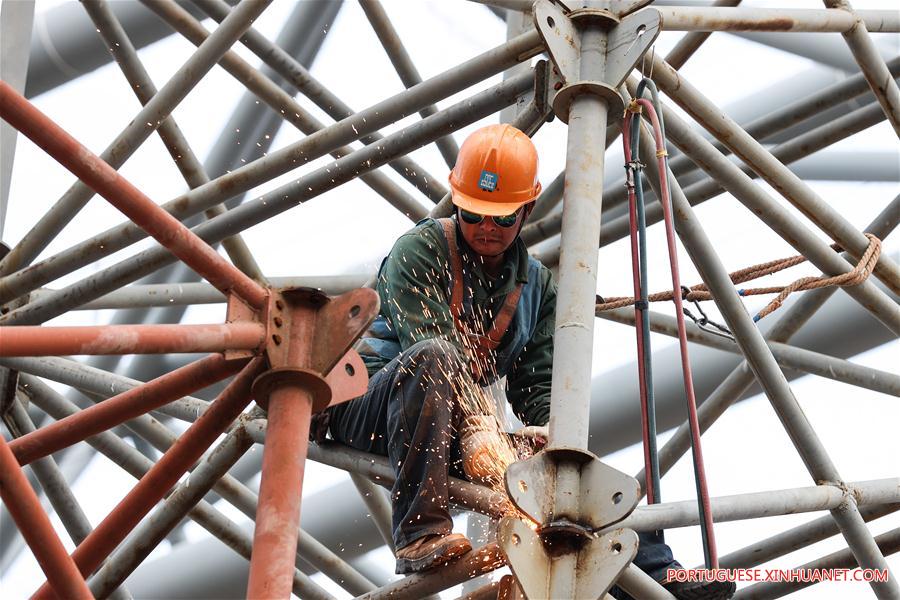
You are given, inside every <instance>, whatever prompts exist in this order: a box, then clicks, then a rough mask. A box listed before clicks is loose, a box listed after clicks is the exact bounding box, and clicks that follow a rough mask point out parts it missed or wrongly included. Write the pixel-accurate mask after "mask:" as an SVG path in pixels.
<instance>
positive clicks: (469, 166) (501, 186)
mask: <svg viewBox="0 0 900 600" xmlns="http://www.w3.org/2000/svg"><path fill="white" fill-rule="evenodd" d="M450 188H451V190H452V192H453V204H455V205H456V206H458V207H460V208H462V209H464V210H468V211H471V212H474V213H478V214H480V215H487V216H494V217H499V216H503V215H508V214H512V213H514V212H516V211H517V210H518V209H519V207H521V206H522V205H523V204H528V203H529V202H531V201H532V200H534V199H535V198H537V196H538V194H540V193H541V184H540V182H539V181H538V156H537V150H536V149H535V147H534V143H532V141H531V138H529V137H528V136H527V135H525V134H524V133H522V132H521V131H519V130H518V129H516V128H515V127H513V126H512V125H488V126H487V127H482V128H481V129H478V130H476V131H475V132H473V133H472V135H470V136H469V137H467V138H466V141H465V142H463V145H462V147H461V148H460V149H459V155H458V156H457V158H456V165H454V167H453V170H452V171H451V172H450Z"/></svg>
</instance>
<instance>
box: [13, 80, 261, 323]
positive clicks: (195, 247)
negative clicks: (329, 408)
mask: <svg viewBox="0 0 900 600" xmlns="http://www.w3.org/2000/svg"><path fill="white" fill-rule="evenodd" d="M0 116H2V117H3V118H4V119H5V120H6V121H7V122H8V123H9V124H10V125H12V126H13V127H15V128H16V129H18V130H19V131H20V132H21V133H23V134H24V135H26V136H27V137H28V138H29V139H31V141H33V142H34V143H35V144H37V145H38V146H40V147H41V148H42V149H43V150H44V151H45V152H47V154H49V155H50V156H52V157H53V158H54V159H56V161H57V162H59V163H60V164H61V165H63V166H64V167H66V169H68V170H69V171H71V172H72V173H73V174H74V175H75V176H76V177H78V178H79V179H81V181H83V182H84V183H85V184H86V185H87V186H88V187H90V188H91V189H93V190H94V191H95V192H97V193H98V194H100V195H101V196H103V197H104V198H106V200H107V201H109V203H110V204H112V205H113V206H115V207H116V208H117V209H118V210H119V211H121V212H122V213H123V214H125V216H127V217H128V218H129V219H131V220H132V221H133V222H134V223H135V224H136V225H138V226H139V227H140V228H141V229H143V230H144V231H146V232H147V233H148V234H150V235H151V236H153V237H154V238H155V239H156V241H158V242H159V243H160V244H162V245H163V246H165V247H166V248H168V249H169V250H170V251H171V252H172V254H174V255H175V256H177V257H178V258H180V259H181V260H182V261H184V263H185V264H187V265H188V266H189V267H191V268H192V269H194V270H195V271H197V273H199V274H200V275H201V276H203V277H204V278H205V279H206V280H207V281H209V282H210V283H211V284H213V285H214V286H215V287H216V288H218V289H220V290H222V291H223V292H226V293H227V292H229V291H232V292H234V293H235V294H237V295H238V296H240V297H241V299H243V300H244V301H245V302H247V303H248V304H249V305H250V306H252V307H253V308H262V307H263V306H264V305H265V303H266V297H267V296H268V292H267V291H266V290H265V288H263V287H262V286H261V285H259V284H258V283H256V282H255V281H253V280H252V279H250V278H249V277H247V276H246V275H245V274H244V273H242V272H241V271H240V270H239V269H238V268H236V267H235V266H234V265H232V264H231V263H229V262H227V261H226V260H225V259H224V258H222V257H221V256H220V255H219V253H218V252H216V251H215V250H214V249H213V248H212V247H211V246H210V245H209V244H207V243H206V242H204V241H203V240H201V239H200V238H199V237H197V235H196V234H194V233H193V232H192V231H191V230H190V229H188V228H187V227H185V226H184V224H182V223H181V222H180V221H179V220H178V219H176V218H175V217H173V216H172V215H170V214H169V213H167V212H166V211H165V210H163V209H162V208H160V207H159V206H158V205H157V204H156V203H154V202H153V201H152V200H151V199H150V198H148V197H147V196H146V195H145V194H144V193H143V192H141V191H140V190H139V189H137V188H136V187H135V186H134V185H133V184H131V182H129V181H128V180H127V179H125V178H124V177H122V176H121V175H119V173H118V172H117V171H116V170H115V169H113V168H112V167H111V166H110V165H109V164H107V163H106V161H104V160H103V159H101V158H100V157H99V156H97V155H96V154H94V153H92V152H91V151H90V150H88V149H87V148H85V147H84V146H82V145H81V144H80V143H79V142H78V141H77V140H76V139H75V138H73V137H72V136H71V135H69V134H68V133H66V132H65V131H64V130H63V129H62V128H61V127H60V126H59V125H57V124H56V123H54V122H53V121H52V120H50V118H49V117H47V115H45V114H43V113H42V112H41V111H39V110H38V109H37V108H35V107H34V105H32V104H31V103H30V102H28V100H26V99H25V97H24V96H22V95H21V94H19V93H18V92H16V91H15V90H14V89H13V88H12V87H11V86H10V85H9V84H7V83H6V82H4V81H0Z"/></svg>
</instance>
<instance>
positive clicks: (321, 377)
mask: <svg viewBox="0 0 900 600" xmlns="http://www.w3.org/2000/svg"><path fill="white" fill-rule="evenodd" d="M232 309H233V310H232ZM378 309H379V300H378V296H377V294H376V293H375V292H374V291H372V290H369V289H365V288H362V289H357V290H351V291H349V292H347V293H345V294H342V295H340V296H337V297H334V298H332V297H329V296H327V295H325V294H324V293H322V292H321V291H319V290H317V289H314V288H283V289H280V290H276V289H273V290H271V292H270V294H269V301H268V304H267V306H266V307H265V309H264V310H263V311H261V312H260V313H258V314H255V315H253V316H255V318H257V319H259V320H261V321H262V322H263V323H264V325H265V328H266V336H265V341H264V343H263V348H262V349H263V351H264V353H265V355H266V358H267V359H268V362H269V370H268V371H266V372H265V373H263V374H261V375H260V376H259V377H258V378H257V379H256V381H255V382H254V383H253V396H254V398H255V399H256V401H257V403H258V404H259V405H260V406H262V407H263V408H265V409H268V405H269V398H270V397H271V395H272V394H273V393H274V392H276V391H277V390H279V389H282V388H285V387H292V388H294V389H300V390H303V391H305V392H306V393H308V394H309V397H310V400H311V402H312V411H313V412H320V411H322V410H324V409H325V408H327V407H328V406H329V405H330V404H336V403H339V402H344V401H346V400H349V399H350V398H354V397H356V396H358V395H360V394H362V393H364V392H365V390H366V386H367V385H368V375H367V373H366V369H365V365H364V364H363V362H362V359H361V358H360V357H359V355H358V354H357V353H356V351H355V350H353V349H352V348H351V345H352V344H353V342H355V341H356V339H357V338H358V337H359V336H360V335H361V334H362V333H363V332H364V331H365V329H366V328H367V327H368V326H369V324H370V323H371V322H372V319H374V318H375V315H377V314H378ZM245 310H246V309H245V308H244V305H243V304H242V303H239V301H234V300H232V299H229V317H230V318H231V317H232V316H234V317H236V318H247V317H248V315H247V314H246V312H245Z"/></svg>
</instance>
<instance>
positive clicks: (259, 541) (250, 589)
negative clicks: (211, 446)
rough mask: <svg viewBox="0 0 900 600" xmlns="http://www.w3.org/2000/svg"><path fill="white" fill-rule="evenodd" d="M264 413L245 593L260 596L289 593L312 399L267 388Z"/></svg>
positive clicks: (294, 391) (290, 389)
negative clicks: (254, 516)
mask: <svg viewBox="0 0 900 600" xmlns="http://www.w3.org/2000/svg"><path fill="white" fill-rule="evenodd" d="M268 412H269V417H268V427H267V429H266V444H265V447H264V449H263V462H262V480H261V481H260V485H259V508H258V510H257V511H256V528H255V529H254V532H253V554H252V556H251V557H250V579H249V581H248V583H247V598H252V599H258V600H265V599H268V598H290V596H291V585H292V579H293V573H294V559H295V553H296V549H297V535H298V532H299V529H300V492H301V490H302V488H303V467H304V464H305V463H306V452H307V448H308V441H307V440H308V439H309V421H310V416H311V415H312V398H311V397H310V395H309V392H307V391H305V390H303V389H301V388H298V387H296V386H294V387H283V388H280V389H277V390H274V391H273V392H272V393H271V395H270V397H269V411H268Z"/></svg>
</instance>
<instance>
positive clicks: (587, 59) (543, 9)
mask: <svg viewBox="0 0 900 600" xmlns="http://www.w3.org/2000/svg"><path fill="white" fill-rule="evenodd" d="M533 16H534V23H535V27H536V28H537V30H538V33H539V34H540V36H541V39H543V41H544V45H545V46H546V48H547V53H548V54H549V55H550V58H551V60H552V61H553V65H554V67H555V71H556V73H557V74H558V75H559V77H560V78H561V79H562V81H563V85H562V86H561V87H559V89H558V90H557V92H556V95H555V96H554V97H553V101H552V104H553V111H554V113H556V116H557V117H559V119H560V120H561V121H563V122H564V123H568V121H569V109H570V107H571V105H572V101H573V99H574V98H575V97H577V96H580V95H582V94H592V95H594V96H597V97H599V98H601V99H603V100H604V101H606V103H607V106H608V107H609V109H610V112H612V113H613V114H618V113H621V112H622V111H623V110H624V108H625V104H624V101H623V100H622V96H621V95H620V94H619V92H618V91H617V88H618V87H619V86H620V85H621V84H622V82H623V81H624V80H625V77H626V76H627V75H628V73H629V72H630V71H631V69H633V68H634V66H635V65H636V64H637V61H638V60H639V59H640V57H641V56H643V54H644V52H646V50H647V49H648V48H649V47H650V45H651V44H652V43H653V42H654V40H655V39H656V37H657V36H658V35H659V32H660V30H661V27H662V21H661V18H660V15H659V13H658V12H657V11H656V10H653V9H643V10H639V11H637V12H634V13H631V14H628V15H627V16H624V17H623V16H621V15H616V14H614V13H612V12H610V11H608V10H602V9H590V8H580V9H577V10H572V11H566V10H564V8H562V7H560V6H559V5H558V4H555V3H553V2H551V1H550V0H538V1H537V2H535V5H534V11H533ZM588 33H590V34H592V35H593V34H597V33H599V34H600V36H602V39H600V40H596V39H594V40H592V41H591V43H590V47H588V44H585V43H584V42H585V35H586V34H588ZM598 42H599V43H598Z"/></svg>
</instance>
